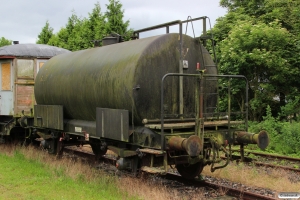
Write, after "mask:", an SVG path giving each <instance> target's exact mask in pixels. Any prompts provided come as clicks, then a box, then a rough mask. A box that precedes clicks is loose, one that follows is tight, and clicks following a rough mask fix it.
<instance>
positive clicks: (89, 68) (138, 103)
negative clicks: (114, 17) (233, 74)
mask: <svg viewBox="0 0 300 200" xmlns="http://www.w3.org/2000/svg"><path fill="white" fill-rule="evenodd" d="M178 38H179V34H175V33H174V34H165V35H160V36H155V37H149V38H144V39H139V40H132V41H128V42H123V43H118V44H112V45H108V46H103V47H98V48H93V49H88V50H82V51H77V52H72V53H65V54H61V55H58V56H55V57H53V58H51V59H50V60H49V61H48V62H46V63H45V64H44V66H43V67H42V68H41V69H40V71H39V73H38V75H37V77H36V81H35V88H34V90H35V91H34V93H35V98H36V102H37V104H43V105H62V106H63V107H64V117H65V118H68V119H78V120H88V121H95V120H96V108H97V107H101V108H112V109H125V110H129V112H130V114H129V116H130V117H131V111H132V110H133V112H134V120H135V124H136V125H139V124H142V119H144V118H147V119H159V118H160V110H161V105H160V98H161V97H160V96H161V95H160V93H161V89H160V87H161V79H162V77H163V76H164V75H165V74H167V73H179V61H180V53H179V49H180V48H179V45H180V40H179V39H178ZM182 41H183V42H182V57H183V60H185V61H186V62H185V63H186V65H185V68H184V69H183V71H184V72H183V73H189V74H192V73H197V72H196V65H197V63H198V62H201V59H202V55H201V54H203V58H204V63H205V65H213V61H212V59H211V57H210V55H209V53H208V52H207V50H205V48H204V47H203V46H202V45H201V44H200V43H199V42H197V41H196V40H195V39H193V38H191V37H189V36H186V35H183V40H182ZM207 73H208V74H216V73H217V69H216V67H209V68H208V69H207ZM194 85H195V81H194V80H190V79H188V78H184V82H183V93H184V94H183V95H184V108H185V112H186V113H194V112H195V110H194V105H195V100H194V99H195V97H194V90H195V86H194ZM164 86H165V89H164V97H165V104H166V106H165V107H164V108H165V109H166V111H165V113H171V114H172V113H175V114H176V113H179V108H178V98H179V78H178V77H170V78H168V80H166V82H165V84H164ZM136 88H139V89H136ZM216 88H217V82H212V84H211V85H209V86H207V90H208V91H210V92H215V91H216ZM208 91H207V92H208ZM207 104H208V105H210V104H216V99H208V100H207ZM209 107H213V105H212V106H209Z"/></svg>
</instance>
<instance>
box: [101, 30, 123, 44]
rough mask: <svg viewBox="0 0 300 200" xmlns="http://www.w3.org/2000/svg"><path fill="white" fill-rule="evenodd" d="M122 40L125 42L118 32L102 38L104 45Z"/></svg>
mask: <svg viewBox="0 0 300 200" xmlns="http://www.w3.org/2000/svg"><path fill="white" fill-rule="evenodd" d="M121 42H124V40H123V38H122V36H121V35H119V34H117V33H111V34H110V35H108V36H106V37H105V38H103V39H102V46H106V45H111V44H116V43H121Z"/></svg>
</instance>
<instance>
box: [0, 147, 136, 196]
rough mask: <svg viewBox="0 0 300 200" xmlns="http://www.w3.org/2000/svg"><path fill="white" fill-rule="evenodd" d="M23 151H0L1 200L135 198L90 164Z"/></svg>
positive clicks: (114, 180)
mask: <svg viewBox="0 0 300 200" xmlns="http://www.w3.org/2000/svg"><path fill="white" fill-rule="evenodd" d="M24 151H26V150H25V149H17V150H15V151H10V152H9V153H7V154H3V153H1V154H0V169H1V171H0V193H1V195H0V199H5V200H7V199H35V200H36V199H72V200H73V199H74V200H76V199H138V197H137V196H131V195H129V194H128V193H127V192H126V191H124V190H120V189H119V188H118V185H117V184H116V182H117V180H116V178H115V177H109V176H108V175H106V174H104V173H101V172H99V171H98V172H97V173H96V172H95V170H93V169H92V168H91V167H90V166H86V165H83V164H80V163H76V164H75V163H72V162H71V161H67V160H62V161H61V162H59V161H56V160H55V158H54V157H51V158H49V155H47V154H45V153H43V152H40V154H39V153H37V152H35V151H33V150H31V151H27V152H26V153H27V154H24ZM1 152H3V151H1ZM28 152H29V154H28ZM25 155H26V156H25ZM33 155H35V159H31V158H29V157H31V156H33ZM44 159H47V160H48V161H47V162H42V161H43V160H44ZM49 161H50V163H52V164H51V165H48V163H49ZM46 163H47V164H46Z"/></svg>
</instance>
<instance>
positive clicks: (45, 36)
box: [36, 20, 53, 44]
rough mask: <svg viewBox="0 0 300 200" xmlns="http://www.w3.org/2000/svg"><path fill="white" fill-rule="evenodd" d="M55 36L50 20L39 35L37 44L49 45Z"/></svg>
mask: <svg viewBox="0 0 300 200" xmlns="http://www.w3.org/2000/svg"><path fill="white" fill-rule="evenodd" d="M52 36H53V28H52V27H50V25H49V22H48V20H47V21H46V24H45V26H44V27H43V28H42V32H41V33H40V34H39V35H38V40H37V41H36V43H37V44H47V43H48V42H49V40H50V38H51V37H52Z"/></svg>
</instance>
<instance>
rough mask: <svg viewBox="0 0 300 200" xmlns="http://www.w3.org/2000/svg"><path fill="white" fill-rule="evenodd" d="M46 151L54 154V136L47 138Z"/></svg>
mask: <svg viewBox="0 0 300 200" xmlns="http://www.w3.org/2000/svg"><path fill="white" fill-rule="evenodd" d="M46 141H47V144H48V145H47V148H46V149H47V151H48V153H49V154H56V152H57V140H56V139H54V138H51V139H47V140H46Z"/></svg>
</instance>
